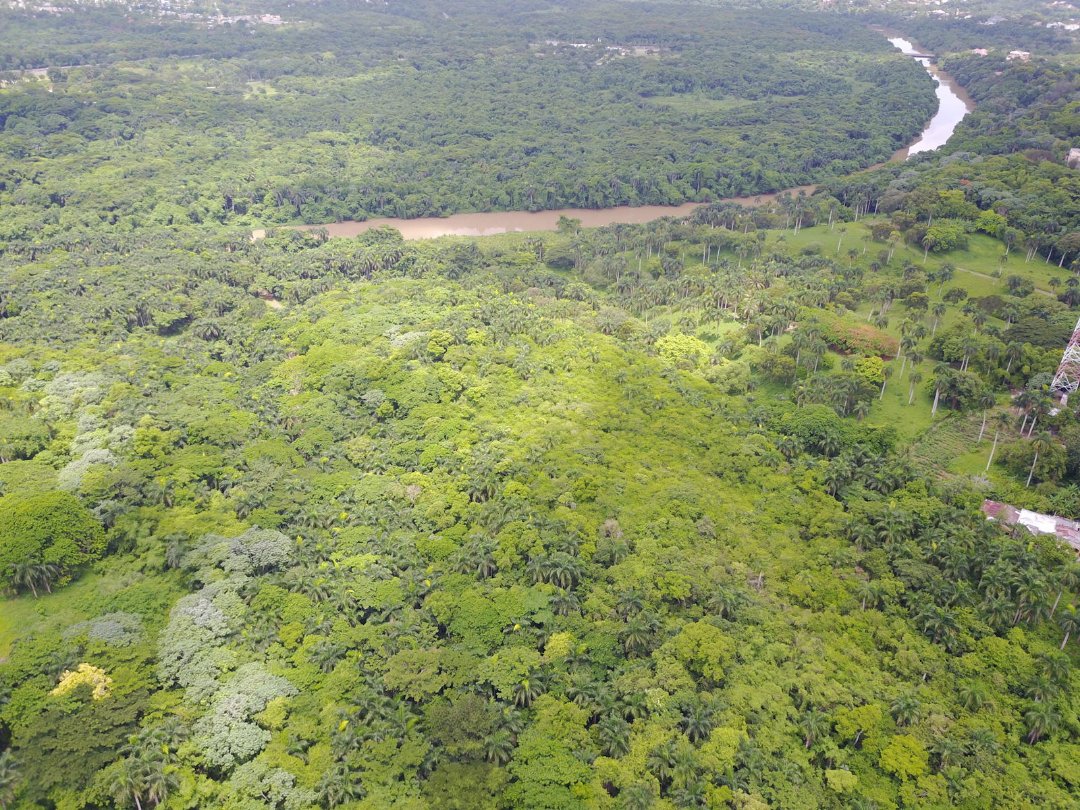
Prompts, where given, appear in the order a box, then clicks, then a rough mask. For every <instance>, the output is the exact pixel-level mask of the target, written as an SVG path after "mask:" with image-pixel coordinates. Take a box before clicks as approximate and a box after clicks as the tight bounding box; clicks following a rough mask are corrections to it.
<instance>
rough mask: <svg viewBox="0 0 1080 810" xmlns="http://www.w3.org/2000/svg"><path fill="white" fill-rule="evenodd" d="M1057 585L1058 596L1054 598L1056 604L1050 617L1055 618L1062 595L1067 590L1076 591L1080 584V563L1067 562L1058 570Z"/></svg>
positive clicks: (1051, 609)
mask: <svg viewBox="0 0 1080 810" xmlns="http://www.w3.org/2000/svg"><path fill="white" fill-rule="evenodd" d="M1057 585H1058V592H1057V597H1055V599H1054V606H1053V607H1052V608H1050V618H1053V617H1054V613H1056V612H1057V607H1058V603H1060V602H1061V595H1062V594H1063V593H1065V591H1067V590H1069V591H1075V590H1076V587H1077V586H1078V585H1080V565H1078V564H1077V563H1076V562H1071V563H1066V564H1065V566H1064V567H1063V568H1062V569H1061V571H1059V572H1058V575H1057Z"/></svg>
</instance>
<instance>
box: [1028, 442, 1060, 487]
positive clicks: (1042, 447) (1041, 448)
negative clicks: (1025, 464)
mask: <svg viewBox="0 0 1080 810" xmlns="http://www.w3.org/2000/svg"><path fill="white" fill-rule="evenodd" d="M1053 444H1054V442H1053V440H1052V439H1051V438H1050V434H1049V433H1047V432H1046V431H1045V430H1044V431H1043V432H1042V433H1040V434H1039V435H1038V436H1036V437H1035V439H1034V440H1032V442H1031V446H1032V447H1033V448H1034V449H1035V458H1034V459H1032V461H1031V470H1030V471H1029V472H1028V477H1027V483H1026V484H1024V486H1025V487H1030V486H1031V479H1032V477H1033V476H1034V475H1035V465H1036V464H1038V463H1039V454H1040V453H1045V452H1046V451H1047V450H1049V449H1050V448H1051V447H1053Z"/></svg>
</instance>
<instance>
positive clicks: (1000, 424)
mask: <svg viewBox="0 0 1080 810" xmlns="http://www.w3.org/2000/svg"><path fill="white" fill-rule="evenodd" d="M1010 421H1011V420H1010V419H1009V415H1008V414H1007V413H999V414H998V415H997V425H995V427H994V444H993V445H992V446H991V448H990V457H989V458H987V459H986V472H989V471H990V464H991V463H993V461H994V452H995V451H996V450H997V446H998V437H999V436H1000V435H1001V431H1002V429H1004V428H1007V427H1008V426H1009V423H1010Z"/></svg>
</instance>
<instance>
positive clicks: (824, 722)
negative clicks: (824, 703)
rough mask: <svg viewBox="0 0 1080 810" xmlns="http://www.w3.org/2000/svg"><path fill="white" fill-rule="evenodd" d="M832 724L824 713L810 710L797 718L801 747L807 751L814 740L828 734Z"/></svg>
mask: <svg viewBox="0 0 1080 810" xmlns="http://www.w3.org/2000/svg"><path fill="white" fill-rule="evenodd" d="M831 726H832V723H830V722H829V717H828V715H826V714H825V712H822V711H818V710H817V709H811V710H810V711H808V712H804V713H803V715H802V716H801V717H800V718H799V730H800V731H801V732H802V733H803V747H805V748H807V749H809V748H810V746H812V745H813V744H814V742H815V741H816V740H818V739H819V738H821V737H824V736H825V735H826V734H828V733H829V728H830V727H831Z"/></svg>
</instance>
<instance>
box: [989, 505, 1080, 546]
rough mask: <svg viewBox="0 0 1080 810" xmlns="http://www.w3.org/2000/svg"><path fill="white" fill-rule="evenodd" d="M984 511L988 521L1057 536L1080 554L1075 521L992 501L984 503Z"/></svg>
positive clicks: (1078, 526) (1079, 542)
mask: <svg viewBox="0 0 1080 810" xmlns="http://www.w3.org/2000/svg"><path fill="white" fill-rule="evenodd" d="M982 511H983V514H984V515H986V519H987V520H996V521H999V522H1001V523H1004V524H1005V525H1006V526H1017V525H1019V526H1023V527H1024V528H1025V529H1027V530H1028V531H1029V532H1031V533H1032V534H1053V535H1056V536H1057V538H1058V539H1059V540H1061V541H1062V542H1064V543H1068V544H1069V545H1070V546H1072V547H1073V549H1075V550H1076V552H1077V553H1078V554H1080V523H1078V522H1077V521H1075V520H1069V519H1067V518H1063V517H1058V516H1057V515H1044V514H1042V513H1041V512H1032V511H1031V510H1029V509H1017V508H1016V507H1015V506H1010V505H1009V504H1007V503H1001V502H999V501H991V500H985V501H983V504H982Z"/></svg>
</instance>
